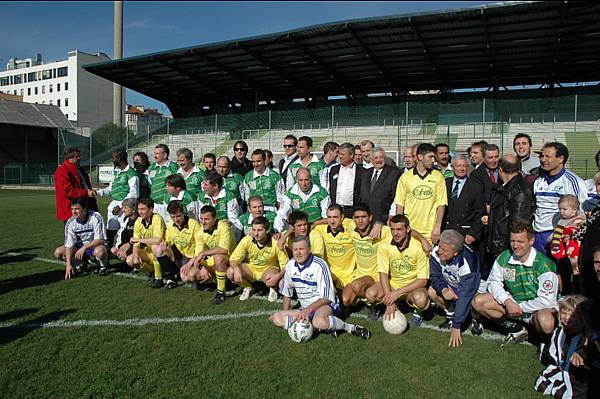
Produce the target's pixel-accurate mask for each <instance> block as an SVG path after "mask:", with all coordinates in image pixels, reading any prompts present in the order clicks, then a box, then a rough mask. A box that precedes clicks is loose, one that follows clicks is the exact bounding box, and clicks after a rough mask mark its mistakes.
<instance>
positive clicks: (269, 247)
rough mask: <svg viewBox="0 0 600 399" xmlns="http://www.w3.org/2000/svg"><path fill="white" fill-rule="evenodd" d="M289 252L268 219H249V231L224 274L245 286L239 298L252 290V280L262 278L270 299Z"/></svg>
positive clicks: (281, 274)
mask: <svg viewBox="0 0 600 399" xmlns="http://www.w3.org/2000/svg"><path fill="white" fill-rule="evenodd" d="M287 261H288V256H287V254H286V253H285V251H282V250H281V249H279V247H278V246H277V241H276V240H275V239H274V238H273V237H271V234H270V233H269V221H268V220H267V218H265V217H264V216H259V217H257V218H256V219H254V220H252V235H251V236H246V237H244V238H242V241H240V243H239V244H238V246H237V248H236V249H235V251H233V253H232V254H231V257H230V258H229V266H230V267H229V269H227V278H228V279H229V280H231V281H232V282H234V283H236V284H239V285H241V286H242V287H243V288H244V289H243V291H242V294H241V295H240V301H245V300H246V299H248V298H249V297H250V295H251V294H252V285H251V283H252V282H254V281H262V282H263V283H265V285H266V286H267V287H269V301H270V302H274V301H275V300H276V299H277V291H276V290H275V288H276V287H277V286H278V284H279V280H281V277H283V269H284V267H285V264H286V262H287Z"/></svg>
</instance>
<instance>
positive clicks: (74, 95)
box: [0, 50, 113, 133]
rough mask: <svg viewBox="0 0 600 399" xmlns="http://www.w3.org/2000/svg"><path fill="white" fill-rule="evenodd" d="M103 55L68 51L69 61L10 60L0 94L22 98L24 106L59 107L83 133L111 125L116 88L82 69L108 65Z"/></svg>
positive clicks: (2, 73) (0, 77)
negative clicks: (98, 63) (30, 104)
mask: <svg viewBox="0 0 600 399" xmlns="http://www.w3.org/2000/svg"><path fill="white" fill-rule="evenodd" d="M109 60H110V58H109V57H108V56H107V55H106V54H104V53H100V52H98V53H96V54H88V53H84V52H82V51H77V50H75V51H69V58H67V59H66V60H61V61H56V62H49V63H47V64H45V63H43V62H42V57H41V55H39V54H38V55H37V58H35V59H32V58H29V59H24V60H17V59H10V61H9V63H8V64H6V70H5V71H0V91H2V92H4V93H8V94H14V95H17V96H21V97H23V102H28V103H36V104H50V105H57V106H58V107H59V108H60V109H61V111H62V112H63V114H65V116H66V117H67V119H68V120H69V121H71V122H72V123H73V124H74V125H75V126H77V127H79V128H80V129H78V130H79V131H80V132H82V133H85V132H88V131H90V130H91V131H93V130H94V129H96V128H97V127H99V126H100V125H103V124H105V123H108V122H112V120H113V119H112V118H113V84H112V83H111V82H109V81H108V80H106V79H103V78H100V77H98V76H96V75H94V74H91V73H89V72H86V71H85V70H84V69H83V68H82V67H81V66H82V65H86V64H93V63H96V62H102V61H109Z"/></svg>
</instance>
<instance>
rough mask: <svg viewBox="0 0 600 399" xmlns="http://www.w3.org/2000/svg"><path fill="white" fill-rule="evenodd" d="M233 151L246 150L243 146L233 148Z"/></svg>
mask: <svg viewBox="0 0 600 399" xmlns="http://www.w3.org/2000/svg"><path fill="white" fill-rule="evenodd" d="M233 150H234V151H246V150H245V149H244V148H234V149H233Z"/></svg>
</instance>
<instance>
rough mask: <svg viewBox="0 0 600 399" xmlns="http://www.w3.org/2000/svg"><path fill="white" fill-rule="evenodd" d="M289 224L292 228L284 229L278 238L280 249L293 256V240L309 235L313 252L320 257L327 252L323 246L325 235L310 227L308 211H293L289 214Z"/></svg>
mask: <svg viewBox="0 0 600 399" xmlns="http://www.w3.org/2000/svg"><path fill="white" fill-rule="evenodd" d="M288 224H289V225H290V229H289V230H286V231H284V232H283V234H281V237H279V240H277V246H278V247H279V249H281V250H285V251H286V252H287V254H288V256H289V257H290V258H291V257H292V256H293V253H292V240H293V239H294V237H300V236H308V238H309V240H310V249H311V252H312V253H313V254H314V255H316V256H318V257H319V258H322V257H323V253H324V252H325V248H324V247H323V237H322V236H321V233H318V232H316V231H315V230H311V229H310V224H309V223H308V215H307V214H306V213H304V212H302V211H292V212H291V213H290V216H288Z"/></svg>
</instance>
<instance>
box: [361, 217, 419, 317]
mask: <svg viewBox="0 0 600 399" xmlns="http://www.w3.org/2000/svg"><path fill="white" fill-rule="evenodd" d="M390 230H391V231H392V240H391V242H390V241H382V242H381V243H380V244H379V248H378V249H377V271H378V272H379V282H378V283H376V284H374V285H372V286H371V287H370V288H369V289H368V290H367V294H366V296H367V300H368V301H369V302H371V303H377V302H379V301H383V303H384V304H385V305H386V310H385V315H384V317H385V318H389V317H393V314H394V312H395V311H396V310H397V301H399V300H405V301H406V303H408V304H409V305H410V306H412V307H413V308H415V311H414V312H413V316H412V319H411V320H410V324H411V326H413V327H419V326H420V325H421V323H422V321H423V318H422V316H421V313H422V312H423V311H424V310H425V309H427V308H428V307H429V297H428V296H427V288H426V287H427V282H428V280H429V260H428V258H427V255H426V254H425V252H424V251H423V248H422V247H421V244H420V243H419V242H418V241H417V240H415V239H414V238H413V237H411V228H410V225H409V222H408V218H407V217H406V216H404V215H395V216H392V218H391V219H390Z"/></svg>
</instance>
